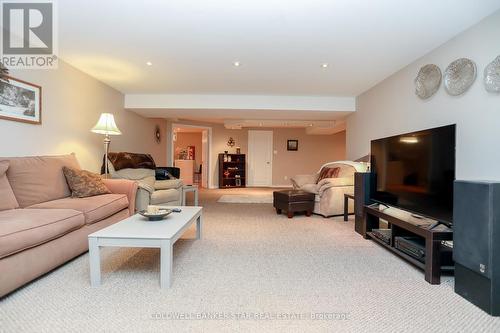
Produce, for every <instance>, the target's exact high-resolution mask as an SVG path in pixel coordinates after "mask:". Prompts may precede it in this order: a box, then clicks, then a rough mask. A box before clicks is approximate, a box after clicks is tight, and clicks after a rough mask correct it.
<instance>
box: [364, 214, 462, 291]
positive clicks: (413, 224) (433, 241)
mask: <svg viewBox="0 0 500 333" xmlns="http://www.w3.org/2000/svg"><path fill="white" fill-rule="evenodd" d="M387 211H388V209H387V208H384V209H379V205H378V204H377V205H369V206H365V207H364V216H363V223H362V226H361V229H362V230H361V234H362V236H363V237H364V238H365V239H372V240H374V241H375V242H376V243H378V244H380V245H381V246H383V247H384V248H386V249H388V250H389V251H391V252H392V253H394V254H396V255H398V256H399V257H401V258H403V259H404V260H406V261H408V262H410V263H411V264H413V265H415V266H417V267H419V268H421V269H423V270H424V272H425V281H427V282H429V283H430V284H440V283H441V271H446V270H453V269H454V266H443V265H441V251H442V245H441V241H448V240H453V231H452V230H451V229H450V228H440V229H443V230H436V227H437V225H439V224H441V223H440V222H437V223H438V224H437V225H435V226H434V227H433V228H430V227H431V226H432V225H433V224H435V223H436V221H435V220H429V219H426V218H425V217H420V218H416V219H418V221H412V219H411V218H412V217H413V216H412V215H411V214H408V216H410V218H409V219H406V218H404V216H403V215H404V214H403V215H402V216H399V215H398V216H395V215H390V214H389V213H387ZM413 218H415V217H413ZM380 219H383V220H385V221H387V222H388V224H389V226H390V229H391V230H392V234H391V239H390V241H389V244H387V243H385V242H383V241H382V240H380V239H379V238H377V237H375V236H374V235H373V233H372V229H376V228H379V223H380ZM426 222H427V223H426ZM397 236H418V237H421V238H422V239H424V240H425V262H421V261H419V260H417V259H415V258H414V257H412V256H410V255H408V254H406V253H404V252H402V251H401V250H399V249H397V248H396V247H395V240H394V238H395V237H397Z"/></svg>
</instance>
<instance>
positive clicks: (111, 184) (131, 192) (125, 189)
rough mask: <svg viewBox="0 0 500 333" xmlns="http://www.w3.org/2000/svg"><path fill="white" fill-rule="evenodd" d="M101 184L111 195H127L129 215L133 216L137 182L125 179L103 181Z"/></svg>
mask: <svg viewBox="0 0 500 333" xmlns="http://www.w3.org/2000/svg"><path fill="white" fill-rule="evenodd" d="M103 182H104V184H105V185H106V187H107V188H108V189H109V190H110V191H111V192H112V193H115V194H126V195H127V199H128V210H129V213H130V215H134V214H135V195H136V193H137V182H135V181H132V180H127V179H103Z"/></svg>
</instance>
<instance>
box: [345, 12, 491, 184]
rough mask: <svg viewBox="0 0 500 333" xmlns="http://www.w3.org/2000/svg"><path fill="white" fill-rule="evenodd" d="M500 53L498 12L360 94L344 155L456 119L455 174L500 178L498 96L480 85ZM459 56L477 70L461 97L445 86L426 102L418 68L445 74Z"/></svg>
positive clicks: (363, 151) (356, 154) (360, 153)
mask: <svg viewBox="0 0 500 333" xmlns="http://www.w3.org/2000/svg"><path fill="white" fill-rule="evenodd" d="M498 55H500V11H498V12H496V13H495V14H493V15H492V16H490V17H488V18H486V19H484V20H483V21H481V22H480V23H479V24H478V25H476V26H474V27H472V28H470V29H468V30H467V31H465V32H463V33H462V34H460V35H458V36H456V37H455V38H453V39H452V40H450V41H448V42H447V43H445V44H444V45H442V46H440V47H439V48H437V49H435V50H433V51H431V52H430V53H429V54H427V55H425V56H424V57H422V58H421V59H418V60H417V61H415V62H414V63H412V64H410V65H408V66H407V67H405V68H403V69H402V70H400V71H399V72H397V73H395V74H394V75H392V76H391V77H389V78H387V79H385V80H384V81H382V82H381V83H379V84H378V85H376V86H375V87H373V88H372V89H370V90H369V91H367V92H365V93H363V94H362V95H360V96H359V97H358V98H357V111H356V112H355V113H354V114H352V115H351V116H349V117H348V119H347V157H348V158H349V159H357V158H359V157H361V156H364V155H367V154H368V153H369V151H370V140H372V139H376V138H380V137H385V136H390V135H394V134H400V133H405V132H410V131H415V130H420V129H425V128H430V127H437V126H441V125H447V124H453V123H456V124H457V150H456V163H457V165H456V168H457V169H456V178H457V179H467V180H478V179H490V180H500V94H493V93H488V92H486V90H485V89H484V84H483V71H484V68H485V67H486V65H487V64H488V63H489V62H491V61H492V60H493V59H495V58H496V57H497V56H498ZM463 57H465V58H470V59H472V60H473V61H475V62H476V65H477V71H478V76H477V79H476V82H475V83H474V84H473V86H472V87H471V88H470V89H469V91H467V92H466V93H465V94H464V95H462V96H458V97H453V96H450V95H448V94H447V93H446V91H445V89H444V86H443V85H442V86H441V87H440V89H439V91H438V92H437V93H436V94H435V95H434V96H433V97H431V98H430V99H428V100H425V101H424V100H421V99H420V98H418V97H417V96H416V95H415V93H414V91H415V87H414V83H413V80H414V78H415V77H416V75H417V73H418V70H419V69H420V67H421V66H423V65H425V64H429V63H434V64H436V65H438V66H439V67H440V68H441V71H442V72H443V73H444V70H445V68H446V67H447V66H448V64H449V63H450V62H452V61H453V60H455V59H458V58H463ZM373 65H374V66H376V64H373Z"/></svg>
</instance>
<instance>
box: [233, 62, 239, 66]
mask: <svg viewBox="0 0 500 333" xmlns="http://www.w3.org/2000/svg"><path fill="white" fill-rule="evenodd" d="M233 65H234V67H240V65H241V64H240V62H239V61H235V62H233Z"/></svg>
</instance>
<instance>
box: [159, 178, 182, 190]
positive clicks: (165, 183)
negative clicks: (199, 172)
mask: <svg viewBox="0 0 500 333" xmlns="http://www.w3.org/2000/svg"><path fill="white" fill-rule="evenodd" d="M182 185H183V183H182V180H180V179H167V180H157V181H156V182H155V186H154V187H155V190H168V189H178V188H180V187H182Z"/></svg>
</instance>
